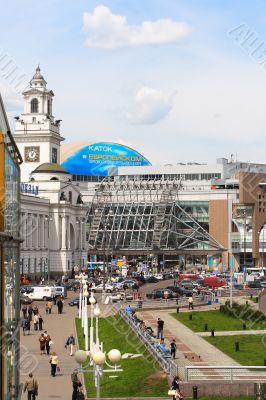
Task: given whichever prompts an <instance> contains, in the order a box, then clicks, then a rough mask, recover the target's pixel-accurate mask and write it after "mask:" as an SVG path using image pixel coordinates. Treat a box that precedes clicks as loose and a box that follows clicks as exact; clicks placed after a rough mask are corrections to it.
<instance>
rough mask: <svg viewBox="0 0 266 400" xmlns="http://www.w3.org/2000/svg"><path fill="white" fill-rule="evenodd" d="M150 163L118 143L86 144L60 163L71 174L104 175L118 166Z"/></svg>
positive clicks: (134, 151)
mask: <svg viewBox="0 0 266 400" xmlns="http://www.w3.org/2000/svg"><path fill="white" fill-rule="evenodd" d="M143 165H151V164H150V162H149V161H148V160H147V159H146V158H145V157H143V156H142V155H141V154H140V153H138V152H137V151H136V150H133V149H131V148H130V147H127V146H123V145H122V144H118V143H107V142H99V143H94V144H88V145H87V146H85V147H82V148H81V149H79V150H77V151H76V152H74V153H73V154H72V155H71V156H69V157H68V158H67V159H66V160H65V161H64V162H63V164H62V166H63V167H64V168H65V169H66V170H67V171H68V172H69V173H70V174H72V175H92V176H95V175H96V176H106V175H108V170H109V169H110V168H113V167H120V166H143Z"/></svg>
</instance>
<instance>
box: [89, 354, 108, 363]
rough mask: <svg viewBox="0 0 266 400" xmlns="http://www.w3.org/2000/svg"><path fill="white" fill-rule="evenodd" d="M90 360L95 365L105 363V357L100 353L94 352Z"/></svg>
mask: <svg viewBox="0 0 266 400" xmlns="http://www.w3.org/2000/svg"><path fill="white" fill-rule="evenodd" d="M92 359H93V361H94V363H95V364H96V365H103V364H104V363H105V360H106V357H105V354H104V353H103V352H102V351H95V352H94V353H93V354H92Z"/></svg>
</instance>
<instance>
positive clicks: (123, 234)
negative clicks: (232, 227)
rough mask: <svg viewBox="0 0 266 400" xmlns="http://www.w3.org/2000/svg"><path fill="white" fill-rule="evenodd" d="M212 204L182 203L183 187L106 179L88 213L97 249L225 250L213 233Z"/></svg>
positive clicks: (89, 231) (90, 234)
mask: <svg viewBox="0 0 266 400" xmlns="http://www.w3.org/2000/svg"><path fill="white" fill-rule="evenodd" d="M208 207H209V205H208V202H207V201H206V202H200V201H194V202H193V201H179V200H178V191H175V190H174V189H171V188H168V187H167V186H166V185H165V183H164V182H163V181H162V184H161V186H159V187H158V186H153V185H150V186H149V187H147V186H145V188H142V187H141V185H138V184H137V183H136V182H135V181H128V182H127V184H126V185H125V184H124V180H123V179H121V181H118V180H115V181H114V183H112V182H110V181H109V182H103V183H102V184H101V185H100V186H99V188H98V190H97V192H96V194H95V196H94V199H93V202H92V204H91V208H90V211H89V214H88V221H87V222H88V224H87V240H88V243H89V247H90V249H91V250H93V249H95V250H106V249H109V250H113V251H119V250H136V252H138V253H141V250H152V251H153V250H157V251H159V250H160V251H164V252H166V251H182V250H184V251H187V250H190V251H191V250H195V251H199V250H200V251H208V250H217V251H220V250H221V248H222V247H221V246H220V245H219V243H217V242H216V241H215V240H214V239H213V238H212V237H211V236H210V235H209V216H208V212H209V209H208Z"/></svg>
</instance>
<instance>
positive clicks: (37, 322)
mask: <svg viewBox="0 0 266 400" xmlns="http://www.w3.org/2000/svg"><path fill="white" fill-rule="evenodd" d="M38 325H39V315H38V314H34V316H33V326H34V330H35V331H37V330H38Z"/></svg>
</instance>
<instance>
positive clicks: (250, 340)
mask: <svg viewBox="0 0 266 400" xmlns="http://www.w3.org/2000/svg"><path fill="white" fill-rule="evenodd" d="M263 338H264V335H245V336H244V335H242V336H217V337H204V339H205V340H207V341H208V342H209V343H211V344H212V345H213V346H216V347H217V348H218V349H219V350H221V351H222V352H224V353H225V354H227V355H228V356H230V357H231V358H233V359H234V360H236V361H237V362H239V364H242V365H260V366H263V365H264V358H266V349H265V338H264V340H263ZM262 340H263V341H262ZM236 341H238V342H239V348H240V350H239V351H235V342H236Z"/></svg>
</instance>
